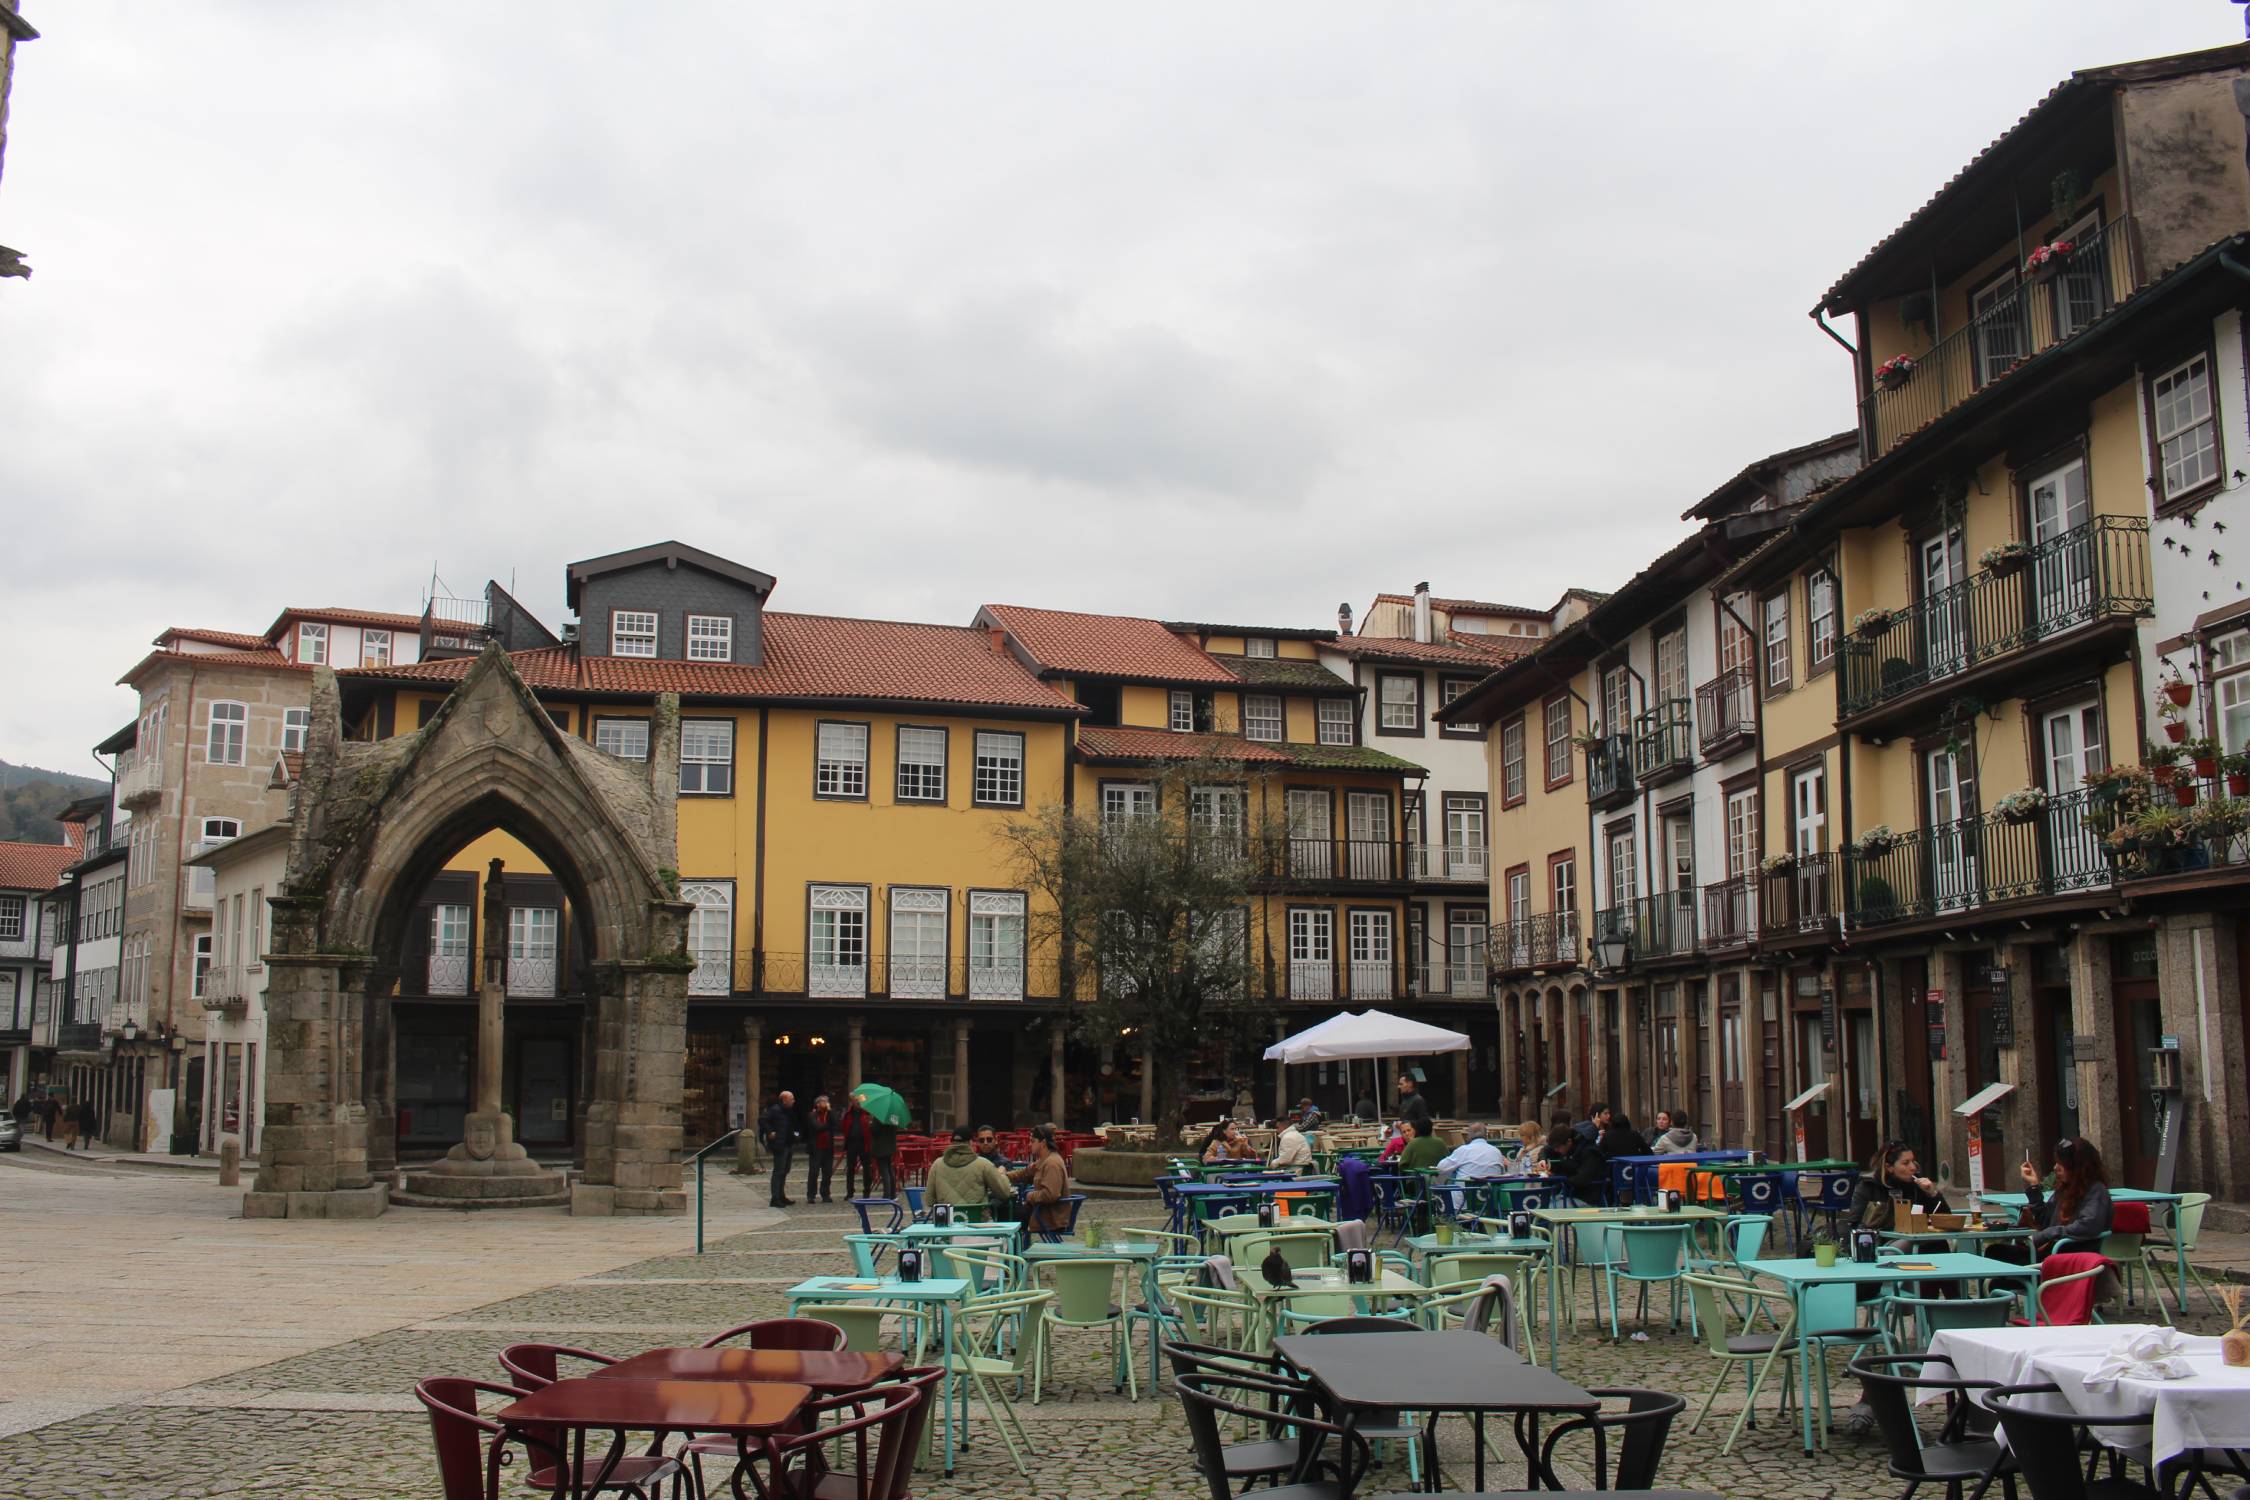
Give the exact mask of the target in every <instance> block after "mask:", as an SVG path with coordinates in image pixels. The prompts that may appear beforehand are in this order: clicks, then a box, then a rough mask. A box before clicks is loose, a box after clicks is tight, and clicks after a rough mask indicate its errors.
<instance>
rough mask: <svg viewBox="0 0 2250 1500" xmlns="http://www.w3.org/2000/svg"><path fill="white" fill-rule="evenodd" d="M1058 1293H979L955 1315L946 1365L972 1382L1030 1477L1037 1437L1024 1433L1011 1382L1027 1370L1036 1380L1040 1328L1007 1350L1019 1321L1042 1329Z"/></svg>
mask: <svg viewBox="0 0 2250 1500" xmlns="http://www.w3.org/2000/svg"><path fill="white" fill-rule="evenodd" d="M1062 1264H1067V1262H1063V1263H1062ZM1053 1295H1054V1294H1053V1293H1051V1292H1041V1291H1021V1292H994V1293H992V1294H991V1295H989V1296H985V1297H980V1298H978V1299H977V1300H976V1301H975V1302H974V1303H972V1304H970V1305H969V1306H968V1307H966V1308H963V1309H961V1310H960V1311H957V1312H956V1313H955V1314H954V1315H953V1340H954V1347H953V1348H951V1349H948V1350H947V1351H945V1366H946V1368H947V1369H948V1370H950V1371H952V1372H953V1373H954V1374H955V1375H958V1376H960V1377H962V1378H964V1379H966V1380H967V1381H968V1382H969V1384H970V1387H971V1389H973V1390H974V1391H975V1392H976V1394H977V1399H978V1400H979V1401H980V1402H982V1403H983V1405H984V1412H985V1415H986V1416H987V1417H989V1418H990V1419H991V1421H992V1425H993V1426H994V1427H995V1428H997V1429H998V1430H999V1433H1000V1438H1001V1441H1003V1442H1005V1443H1006V1444H1007V1445H1008V1453H1009V1456H1010V1457H1012V1458H1014V1459H1015V1462H1016V1472H1017V1473H1019V1474H1021V1475H1023V1476H1024V1477H1026V1478H1029V1477H1030V1475H1031V1470H1030V1468H1029V1467H1028V1466H1027V1465H1026V1464H1025V1462H1024V1452H1025V1450H1027V1449H1028V1448H1030V1446H1031V1439H1030V1438H1029V1437H1027V1436H1026V1435H1025V1433H1024V1430H1023V1419H1022V1418H1021V1417H1019V1416H1018V1415H1016V1407H1015V1402H1014V1401H1013V1400H1012V1399H1010V1397H1009V1394H1008V1387H1009V1386H1010V1385H1011V1384H1013V1385H1017V1386H1020V1385H1021V1384H1022V1383H1023V1378H1024V1376H1025V1375H1026V1374H1029V1375H1031V1376H1032V1377H1033V1378H1034V1379H1035V1380H1036V1378H1037V1373H1038V1372H1037V1357H1038V1348H1039V1340H1038V1337H1037V1335H1036V1333H1033V1334H1030V1335H1028V1336H1026V1337H1023V1338H1019V1339H1017V1340H1016V1341H1015V1349H1014V1352H1013V1353H1009V1352H1007V1350H1006V1348H1005V1342H1006V1339H1007V1336H1008V1334H1009V1332H1010V1331H1011V1330H1012V1329H1013V1328H1014V1327H1015V1326H1016V1325H1017V1324H1018V1323H1019V1322H1020V1323H1021V1324H1022V1325H1023V1326H1024V1327H1025V1328H1027V1329H1037V1328H1038V1327H1039V1326H1040V1322H1041V1319H1042V1316H1043V1310H1044V1309H1045V1307H1046V1306H1047V1304H1048V1302H1049V1301H1050V1300H1052V1298H1053Z"/></svg>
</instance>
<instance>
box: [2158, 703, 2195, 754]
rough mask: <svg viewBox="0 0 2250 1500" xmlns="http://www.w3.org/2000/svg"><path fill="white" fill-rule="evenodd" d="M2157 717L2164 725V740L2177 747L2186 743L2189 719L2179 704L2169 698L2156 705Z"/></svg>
mask: <svg viewBox="0 0 2250 1500" xmlns="http://www.w3.org/2000/svg"><path fill="white" fill-rule="evenodd" d="M2156 716H2157V717H2158V718H2159V719H2161V720H2162V721H2163V723H2164V738H2166V739H2168V740H2170V741H2171V742H2172V743H2173V744H2175V745H2178V744H2183V743H2185V742H2186V740H2187V732H2188V727H2187V719H2186V718H2185V717H2184V714H2183V711H2182V709H2181V708H2180V705H2179V704H2177V703H2174V702H2173V701H2172V700H2171V699H2169V698H2167V699H2165V700H2164V701H2163V702H2162V703H2159V704H2157V705H2156Z"/></svg>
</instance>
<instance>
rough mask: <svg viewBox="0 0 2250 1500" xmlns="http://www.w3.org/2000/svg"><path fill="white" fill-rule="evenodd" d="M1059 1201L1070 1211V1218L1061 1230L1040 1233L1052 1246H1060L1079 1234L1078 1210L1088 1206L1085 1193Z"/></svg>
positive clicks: (1043, 1230)
mask: <svg viewBox="0 0 2250 1500" xmlns="http://www.w3.org/2000/svg"><path fill="white" fill-rule="evenodd" d="M1057 1201H1059V1202H1060V1203H1061V1204H1062V1205H1063V1207H1064V1208H1066V1209H1068V1210H1069V1213H1070V1217H1069V1218H1067V1219H1065V1220H1064V1221H1063V1226H1062V1228H1060V1229H1042V1230H1039V1231H1038V1234H1039V1238H1041V1239H1043V1240H1045V1241H1046V1242H1047V1243H1048V1244H1050V1245H1057V1244H1060V1243H1062V1241H1063V1240H1064V1239H1066V1238H1068V1237H1069V1236H1070V1235H1072V1234H1074V1233H1076V1232H1077V1229H1078V1210H1080V1209H1081V1208H1084V1207H1085V1206H1086V1195H1085V1194H1084V1193H1072V1194H1071V1195H1070V1196H1069V1197H1067V1198H1062V1199H1059V1200H1057Z"/></svg>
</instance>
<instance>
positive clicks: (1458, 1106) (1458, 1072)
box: [1453, 1052, 1486, 1116]
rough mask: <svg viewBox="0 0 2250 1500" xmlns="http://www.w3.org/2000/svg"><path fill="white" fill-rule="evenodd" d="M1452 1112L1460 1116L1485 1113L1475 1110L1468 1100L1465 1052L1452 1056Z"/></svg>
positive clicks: (1467, 1074)
mask: <svg viewBox="0 0 2250 1500" xmlns="http://www.w3.org/2000/svg"><path fill="white" fill-rule="evenodd" d="M1453 1112H1454V1114H1456V1115H1462V1116H1466V1115H1473V1114H1484V1113H1486V1111H1484V1110H1481V1109H1477V1108H1475V1107H1474V1104H1473V1102H1472V1101H1471V1100H1470V1098H1469V1054H1468V1053H1466V1052H1456V1053H1454V1054H1453Z"/></svg>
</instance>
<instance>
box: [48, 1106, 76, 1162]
mask: <svg viewBox="0 0 2250 1500" xmlns="http://www.w3.org/2000/svg"><path fill="white" fill-rule="evenodd" d="M60 1113H61V1115H62V1132H63V1142H62V1144H63V1149H64V1150H65V1151H76V1150H77V1149H78V1106H77V1105H75V1104H66V1105H63V1106H61V1108H60ZM49 1139H53V1137H49Z"/></svg>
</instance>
